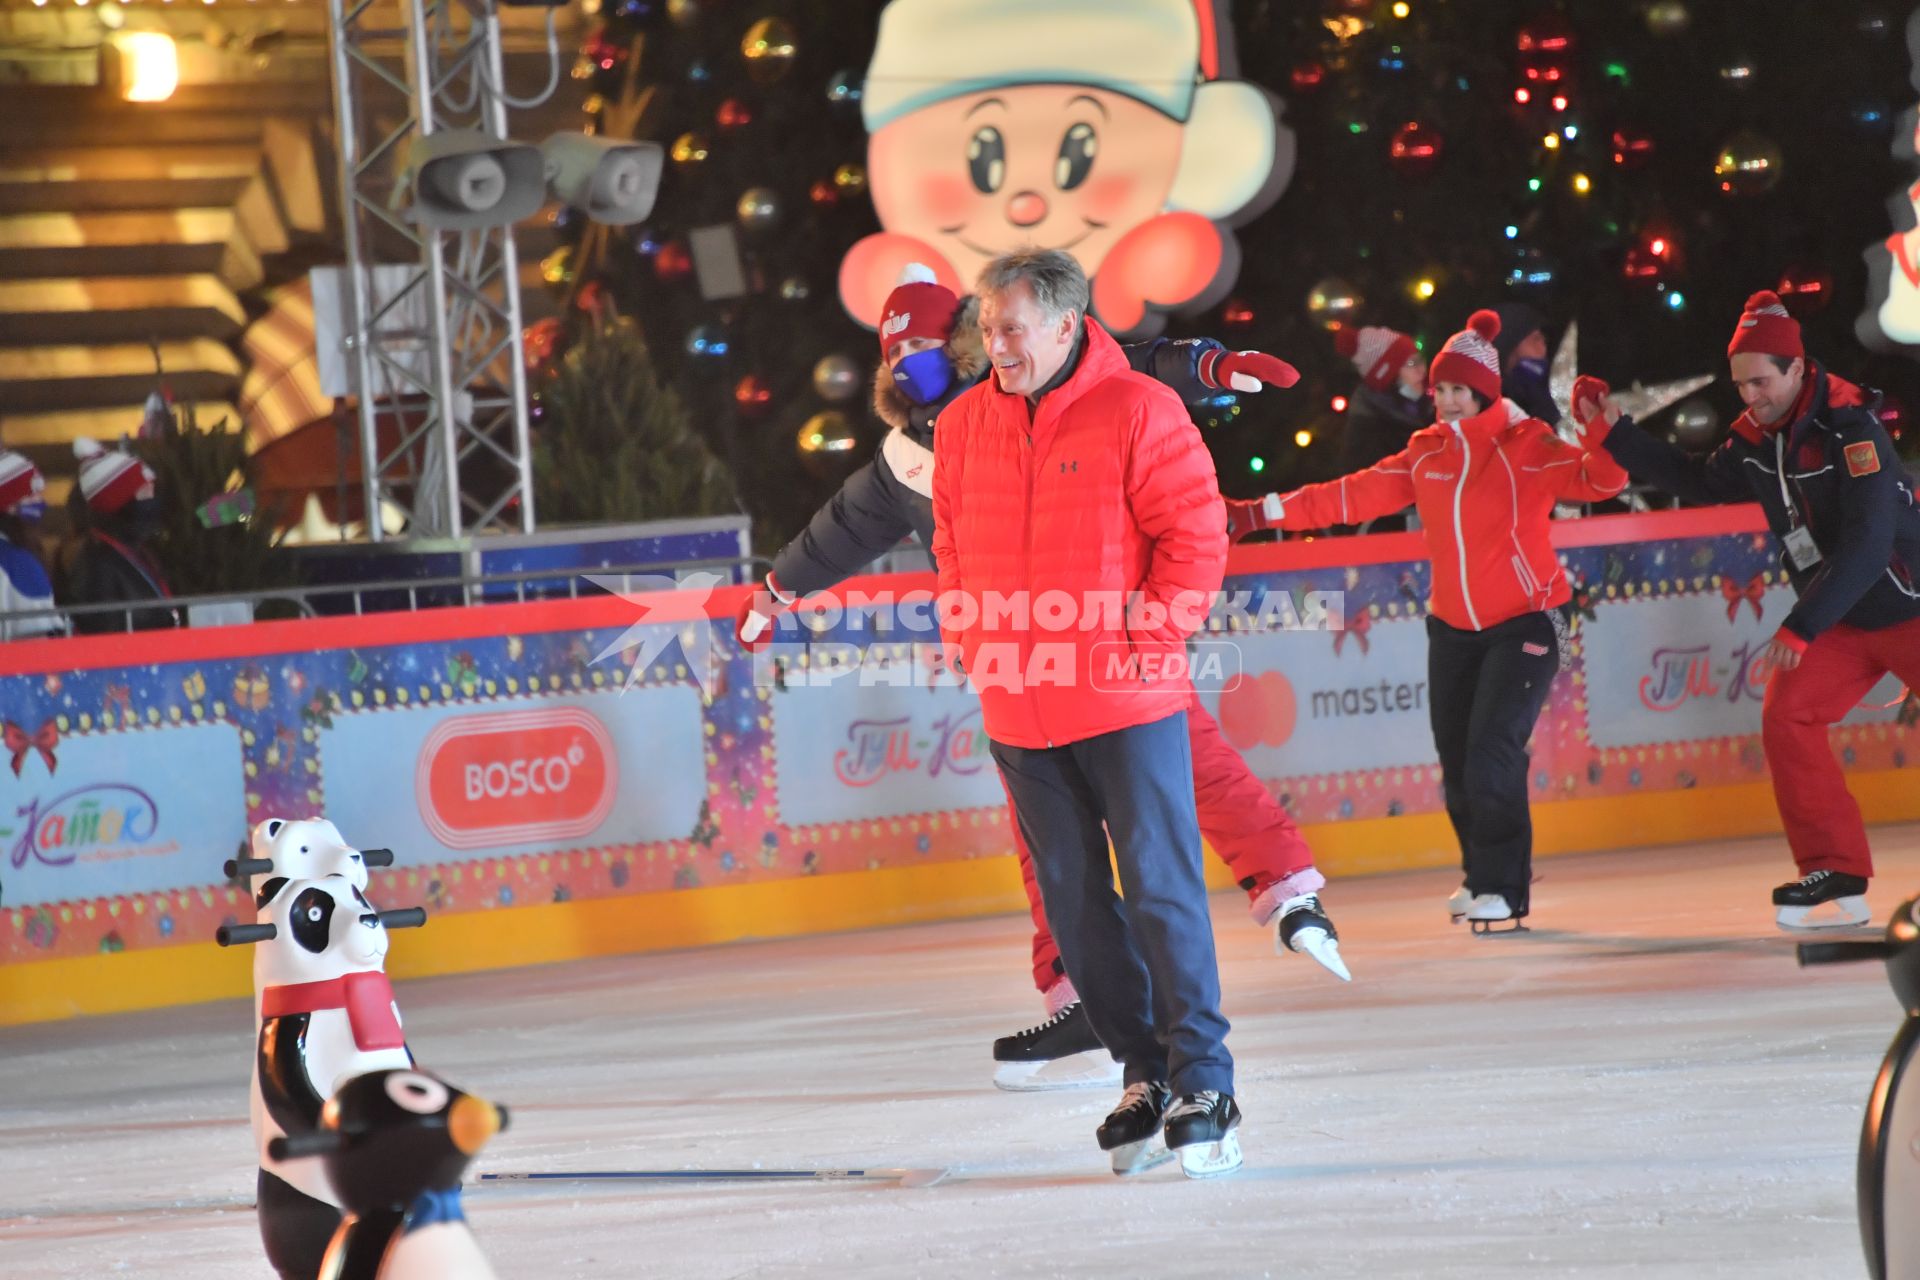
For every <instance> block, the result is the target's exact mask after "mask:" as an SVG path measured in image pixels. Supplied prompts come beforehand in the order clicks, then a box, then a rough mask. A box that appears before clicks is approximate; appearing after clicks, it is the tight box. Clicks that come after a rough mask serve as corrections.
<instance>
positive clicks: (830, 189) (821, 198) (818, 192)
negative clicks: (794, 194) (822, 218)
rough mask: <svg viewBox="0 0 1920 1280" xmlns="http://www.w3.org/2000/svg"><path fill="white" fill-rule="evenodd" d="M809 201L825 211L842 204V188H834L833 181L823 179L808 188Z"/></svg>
mask: <svg viewBox="0 0 1920 1280" xmlns="http://www.w3.org/2000/svg"><path fill="white" fill-rule="evenodd" d="M807 199H809V200H811V201H813V202H814V203H815V204H817V205H819V206H820V207H821V208H823V209H824V208H826V207H827V206H829V205H835V204H839V203H840V188H838V187H836V186H834V185H833V182H832V180H830V179H827V178H822V179H820V181H818V182H816V183H814V184H813V185H812V186H811V187H808V188H807Z"/></svg>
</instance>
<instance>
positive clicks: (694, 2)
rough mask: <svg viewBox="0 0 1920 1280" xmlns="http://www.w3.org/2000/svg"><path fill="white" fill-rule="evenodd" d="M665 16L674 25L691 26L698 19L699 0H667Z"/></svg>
mask: <svg viewBox="0 0 1920 1280" xmlns="http://www.w3.org/2000/svg"><path fill="white" fill-rule="evenodd" d="M667 17H669V18H671V19H672V20H673V25H674V26H676V27H680V28H683V29H684V28H686V27H690V26H692V25H693V24H694V23H696V22H698V21H700V0H667Z"/></svg>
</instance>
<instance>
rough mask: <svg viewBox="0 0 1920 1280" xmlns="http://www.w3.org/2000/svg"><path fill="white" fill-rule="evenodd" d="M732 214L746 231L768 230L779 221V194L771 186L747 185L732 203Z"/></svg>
mask: <svg viewBox="0 0 1920 1280" xmlns="http://www.w3.org/2000/svg"><path fill="white" fill-rule="evenodd" d="M733 212H734V216H735V217H737V218H738V219H739V220H740V225H741V226H742V227H743V228H745V229H746V230H748V231H769V230H772V228H773V226H774V224H775V223H777V222H779V221H780V195H779V193H778V192H776V191H774V190H773V189H772V188H771V187H749V188H747V190H746V191H745V192H743V193H742V194H741V196H740V199H739V200H738V201H737V202H736V203H735V204H734V207H733Z"/></svg>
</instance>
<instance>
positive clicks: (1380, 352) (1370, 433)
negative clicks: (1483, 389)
mask: <svg viewBox="0 0 1920 1280" xmlns="http://www.w3.org/2000/svg"><path fill="white" fill-rule="evenodd" d="M1333 347H1334V350H1335V351H1338V352H1339V353H1340V354H1341V355H1342V356H1344V357H1345V358H1346V359H1348V360H1351V361H1352V362H1353V366H1354V368H1355V369H1357V370H1359V372H1360V382H1359V384H1358V385H1357V386H1355V387H1354V389H1353V393H1352V394H1351V395H1349V396H1348V397H1347V425H1346V429H1345V433H1344V435H1343V436H1342V439H1341V443H1340V470H1341V471H1342V472H1348V471H1364V470H1366V469H1367V468H1368V467H1370V466H1372V465H1373V464H1374V463H1376V462H1378V461H1380V459H1382V458H1390V457H1392V456H1393V455H1394V454H1396V453H1398V452H1400V451H1401V450H1402V449H1404V448H1406V447H1407V437H1408V436H1410V435H1412V434H1413V433H1414V432H1416V431H1418V430H1419V429H1420V428H1421V427H1424V426H1425V425H1426V424H1427V423H1428V422H1429V421H1430V420H1431V414H1430V407H1429V406H1428V404H1427V358H1426V357H1425V356H1423V355H1421V354H1420V348H1419V347H1417V346H1416V345H1414V341H1413V339H1412V338H1410V337H1408V336H1407V335H1406V334H1404V333H1400V332H1398V331H1396V330H1393V329H1387V328H1383V327H1381V326H1379V325H1364V326H1361V327H1359V328H1346V329H1341V330H1339V331H1338V332H1336V333H1335V334H1334V335H1333Z"/></svg>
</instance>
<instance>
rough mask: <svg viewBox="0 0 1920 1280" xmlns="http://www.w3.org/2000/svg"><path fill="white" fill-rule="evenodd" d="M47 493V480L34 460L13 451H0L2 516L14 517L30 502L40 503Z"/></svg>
mask: <svg viewBox="0 0 1920 1280" xmlns="http://www.w3.org/2000/svg"><path fill="white" fill-rule="evenodd" d="M46 491H47V479H46V477H45V476H43V475H41V474H40V468H38V467H36V466H34V465H33V459H32V458H29V457H27V455H26V454H24V453H15V452H14V451H13V450H11V449H0V514H4V515H12V514H13V513H14V512H16V511H18V510H19V509H20V508H21V506H22V505H23V504H25V503H28V502H38V501H39V500H40V497H41V495H42V494H44V493H46Z"/></svg>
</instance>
